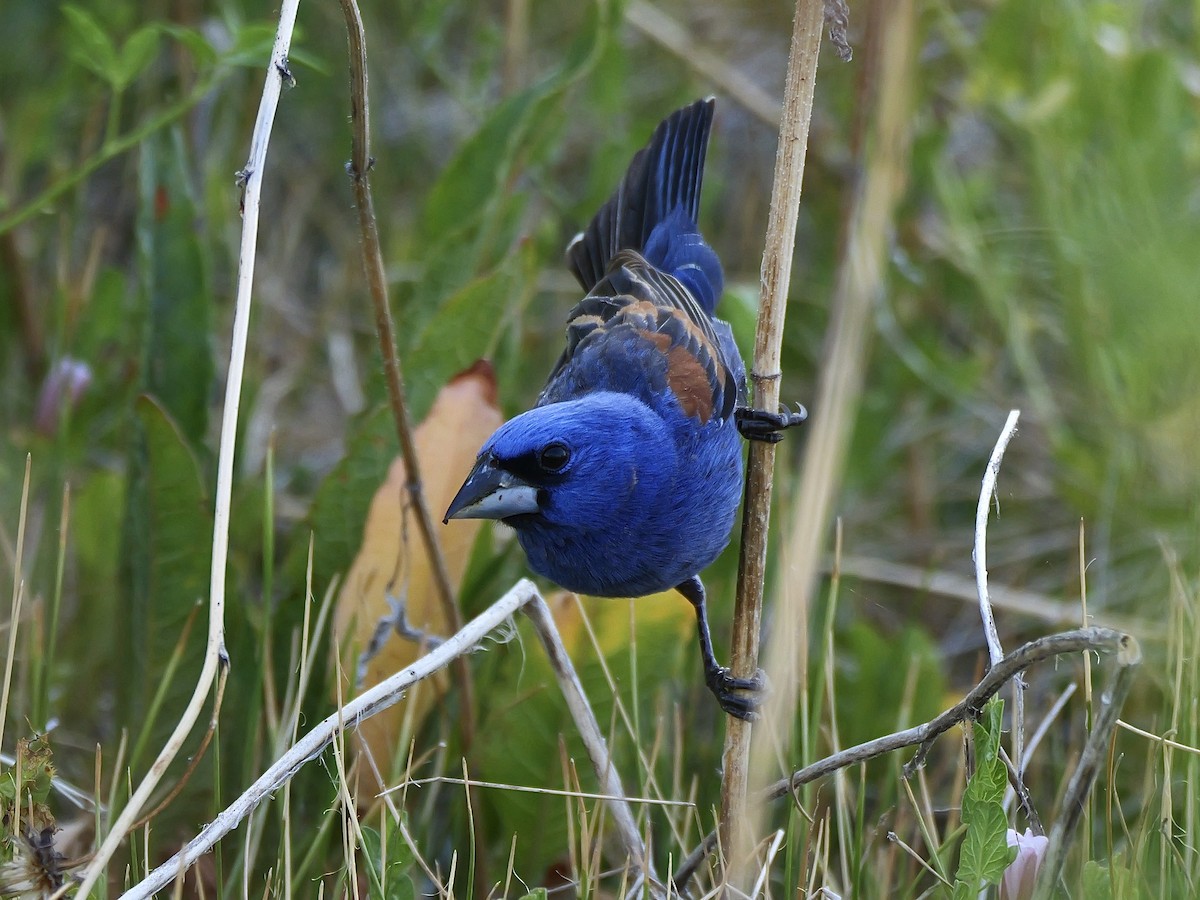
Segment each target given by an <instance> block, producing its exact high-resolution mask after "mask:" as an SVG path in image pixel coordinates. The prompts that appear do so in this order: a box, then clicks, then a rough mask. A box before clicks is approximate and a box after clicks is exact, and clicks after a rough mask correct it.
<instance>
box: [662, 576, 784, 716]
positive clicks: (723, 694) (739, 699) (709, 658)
mask: <svg viewBox="0 0 1200 900" xmlns="http://www.w3.org/2000/svg"><path fill="white" fill-rule="evenodd" d="M675 590H677V591H679V593H681V594H683V596H684V597H686V598H687V600H688V602H689V603H691V604H692V606H693V607H695V609H696V626H697V628H698V629H699V632H700V656H701V657H702V658H703V660H704V683H705V684H707V685H708V689H709V690H710V691H712V692H713V694H714V695H715V696H716V698H717V702H718V703H719V704H721V709H723V710H725V712H727V713H729V715H731V716H736V717H737V718H739V719H746V720H748V721H753V720H754V719H755V718H757V710H758V707H759V706H760V705H761V703H762V690H763V687H764V685H765V684H766V676H765V675H764V673H763V671H762V669H759V670H758V671H757V672H755V673H754V676H753V677H752V678H737V677H735V676H734V675H733V674H732V673H731V672H730V671H729V669H728V668H727V667H726V666H722V665H719V664H718V663H717V657H716V654H714V653H713V645H712V635H711V634H709V631H708V610H707V608H706V607H705V603H704V600H705V595H704V584H703V583H702V582H701V581H700V579H699V577H698V576H695V575H693V576H692V577H691V578H689V579H688V580H687V581H685V582H683V583H682V584H678V585H676V586H675Z"/></svg>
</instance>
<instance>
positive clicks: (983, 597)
mask: <svg viewBox="0 0 1200 900" xmlns="http://www.w3.org/2000/svg"><path fill="white" fill-rule="evenodd" d="M1020 416H1021V411H1020V410H1019V409H1014V410H1013V411H1012V412H1010V413H1009V414H1008V421H1007V422H1005V423H1004V430H1003V431H1001V432H1000V437H999V438H998V439H997V440H996V446H995V447H994V448H993V449H992V457H991V459H989V460H988V467H987V471H986V472H984V473H983V486H982V487H981V488H980V490H979V505H978V506H977V507H976V508H975V550H974V552H973V553H972V554H971V558H972V559H974V560H975V587H976V588H977V589H978V591H979V615H980V617H981V618H982V619H983V634H984V637H986V638H987V645H988V659H989V661H990V662H991V664H992V665H993V666H994V665H995V664H996V663H998V662H999V661H1000V660H1001V659H1003V658H1004V648H1003V647H1001V646H1000V637H999V635H998V634H997V633H996V619H995V617H994V616H993V615H992V602H991V600H990V599H988V586H987V525H988V511H989V510H990V509H991V507H992V497H994V496H995V495H996V479H997V478H998V477H999V475H1000V461H1001V460H1003V459H1004V451H1005V450H1006V449H1007V448H1008V442H1009V441H1011V440H1012V436H1013V435H1014V434H1016V433H1017V419H1019V418H1020ZM1017 759H1020V757H1019V756H1018V757H1017Z"/></svg>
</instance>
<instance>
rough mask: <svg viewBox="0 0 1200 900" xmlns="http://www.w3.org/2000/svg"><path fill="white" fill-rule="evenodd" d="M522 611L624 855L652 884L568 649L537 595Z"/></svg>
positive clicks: (634, 825) (643, 852)
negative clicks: (604, 798) (558, 690)
mask: <svg viewBox="0 0 1200 900" xmlns="http://www.w3.org/2000/svg"><path fill="white" fill-rule="evenodd" d="M524 612H525V615H527V616H528V617H529V619H530V621H531V622H533V627H534V628H536V629H537V633H538V637H539V638H541V641H542V646H544V647H545V648H546V655H547V656H548V657H549V658H550V665H551V667H552V668H553V669H554V674H555V675H556V676H558V683H559V685H560V686H561V688H562V692H563V696H564V697H565V698H566V700H567V708H568V709H569V710H570V711H571V718H572V719H574V720H575V728H576V729H577V730H578V731H579V736H580V737H581V738H583V745H584V747H586V748H587V752H588V756H589V757H590V759H591V761H592V768H593V769H595V771H596V777H597V778H598V779H599V780H600V787H601V790H602V791H603V792H604V793H605V794H607V795H608V796H609V797H610V798H612V799H609V800H608V801H607V802H608V808H609V812H611V814H612V817H613V821H614V822H615V823H616V825H617V832H618V833H619V835H620V837H621V843H622V844H624V846H625V852H626V853H627V854H628V855H629V861H630V863H632V864H633V866H634V867H635V868H636V872H635V876H637V875H642V874H644V875H645V876H646V877H648V878H650V879H651V880H652V881H653V879H654V870H653V868H652V866H651V863H650V861H649V860H648V859H647V858H646V848H645V847H644V846H643V845H642V837H641V835H640V834H639V833H638V828H637V822H636V821H635V820H634V818H633V811H632V810H631V809H630V808H629V803H628V802H627V801H626V799H625V790H624V789H623V788H622V787H621V779H620V777H619V776H618V775H617V770H616V768H615V767H614V766H613V763H612V756H611V755H610V754H609V752H608V744H607V743H606V742H605V740H604V732H602V731H601V730H600V725H599V723H598V722H597V721H596V714H595V713H593V712H592V707H591V705H590V704H589V703H588V700H587V696H586V695H585V694H584V692H583V685H582V684H580V682H579V676H578V675H576V674H575V667H574V666H573V665H571V657H569V656H568V655H567V648H566V647H564V646H563V642H562V637H561V636H560V635H559V633H558V628H557V627H556V626H555V624H554V617H553V616H551V615H550V607H548V606H547V605H546V601H545V600H543V599H542V598H541V596H540V595H539V596H537V597H535V598H534V599H533V600H531V601H530V602H529V603H527V604H526V605H525V609H524Z"/></svg>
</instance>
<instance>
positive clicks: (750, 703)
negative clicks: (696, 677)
mask: <svg viewBox="0 0 1200 900" xmlns="http://www.w3.org/2000/svg"><path fill="white" fill-rule="evenodd" d="M704 683H705V684H707V685H708V689H709V690H710V691H712V692H713V696H715V697H716V698H717V703H719V704H720V705H721V709H723V710H725V712H727V713H729V715H731V716H733V717H735V718H738V719H742V720H743V721H746V722H753V721H755V720H756V719H758V709H759V707H760V706H762V702H763V697H764V696H766V690H767V675H766V673H765V672H764V671H763V670H762V669H759V670H758V671H757V672H755V673H754V675H753V676H752V677H751V678H738V677H737V676H735V675H734V674H733V673H732V672H730V671H729V668H728V667H727V666H714V667H713V668H711V669H705V672H704Z"/></svg>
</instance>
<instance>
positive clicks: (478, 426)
mask: <svg viewBox="0 0 1200 900" xmlns="http://www.w3.org/2000/svg"><path fill="white" fill-rule="evenodd" d="M503 421H504V419H503V417H502V416H501V414H500V411H499V409H498V408H497V406H496V379H495V375H494V373H493V372H492V368H491V366H490V365H489V364H487V363H486V362H478V363H476V364H475V365H474V366H472V367H471V368H470V369H467V370H466V371H464V372H461V373H460V374H458V375H456V376H455V377H454V378H452V379H451V380H450V382H449V383H448V384H447V385H446V386H445V387H443V388H442V389H441V391H440V392H439V393H438V395H437V398H436V399H435V400H434V403H433V407H432V408H431V409H430V411H429V415H428V416H427V417H426V419H425V421H424V422H422V423H421V424H420V425H419V426H418V427H417V429H416V432H415V434H414V439H415V441H416V450H417V459H418V460H419V462H420V468H421V479H422V489H423V493H424V495H425V498H426V500H427V502H428V504H429V510H430V514H431V515H432V516H433V518H434V520H435V521H436V520H439V519H440V518H441V515H442V512H443V511H444V510H445V509H446V507H447V506H449V505H450V501H451V500H452V499H453V497H454V493H455V491H457V490H458V487H459V485H460V484H461V482H462V479H463V475H464V473H466V472H467V471H469V470H470V468H471V465H472V464H473V462H474V460H475V456H476V454H477V453H478V452H479V448H480V447H481V446H482V445H483V442H484V441H485V440H487V438H488V436H489V435H491V433H492V432H493V431H495V430H496V429H497V428H498V427H499V426H500V425H501V423H502V422H503ZM407 477H408V476H407V469H406V467H405V465H404V460H403V459H401V458H397V459H396V460H395V461H394V462H393V463H392V465H391V466H390V468H389V469H388V475H387V480H386V481H385V482H384V483H383V484H382V485H381V486H380V487H379V490H377V491H376V492H375V496H374V498H373V499H372V501H371V506H370V510H369V511H368V513H367V520H366V522H365V524H364V526H363V541H362V546H361V547H360V548H359V551H358V555H357V556H356V557H355V559H354V562H353V564H352V565H351V566H350V570H349V572H348V573H347V574H346V580H345V583H344V584H343V585H342V589H341V592H340V594H339V595H338V600H337V609H336V613H335V617H334V635H335V638H336V642H337V647H338V648H339V650H340V654H341V658H340V666H341V669H342V672H343V675H344V680H343V682H342V691H343V695H348V694H349V692H350V690H351V688H350V684H349V679H351V678H352V677H353V675H354V671H355V668H356V667H357V665H358V659H359V654H360V653H361V652H362V649H363V648H364V647H366V646H367V645H368V643H369V642H370V640H371V637H372V635H373V634H374V633H375V630H376V627H377V626H378V624H379V623H380V621H381V620H382V619H384V618H385V617H388V616H390V615H391V613H392V610H391V607H390V606H389V603H388V596H389V593H390V595H391V596H392V597H394V598H396V599H398V600H402V601H404V604H405V611H406V616H407V619H408V622H409V624H410V625H412V626H413V627H414V628H417V629H419V630H421V631H422V632H424V633H426V634H429V635H433V636H440V637H445V636H447V635H449V633H450V628H451V626H450V622H449V621H448V620H447V618H446V616H445V614H444V610H443V608H442V605H441V602H440V601H439V599H438V596H437V591H436V589H435V587H434V581H433V575H432V571H431V567H430V565H429V560H428V557H427V556H426V555H425V549H424V544H423V542H422V540H421V536H420V534H419V532H418V530H417V524H416V519H415V516H414V515H413V514H412V512H411V510H410V509H409V504H408V502H407V499H408V498H407V492H406V490H405V481H406V479H407ZM482 524H483V523H482V522H480V521H479V520H473V519H455V520H454V521H452V522H450V523H449V524H448V525H445V526H443V525H441V523H440V522H437V524H436V525H435V527H436V529H437V535H438V539H439V542H440V544H441V547H442V553H443V555H444V556H445V559H446V568H447V570H448V573H449V576H450V585H451V587H452V588H453V589H454V590H455V591H456V592H457V590H458V588H459V586H460V584H461V583H462V578H463V573H464V572H465V570H466V567H467V562H468V559H469V557H470V554H471V547H472V545H473V544H474V541H475V537H476V535H477V534H478V532H479V528H480V527H481V526H482ZM421 653H422V650H421V648H420V647H419V646H418V645H417V644H416V643H415V642H413V641H411V640H407V639H405V638H402V637H400V636H399V635H397V634H395V633H394V632H393V633H391V634H389V635H387V636H386V638H385V639H384V641H383V644H382V646H381V647H380V649H379V652H378V653H376V654H375V656H374V657H373V658H372V659H371V660H370V662H369V663H368V664H367V667H366V672H365V677H364V681H363V683H362V684H360V685H359V686H358V689H359V690H363V689H366V688H369V687H371V686H372V685H374V684H377V683H378V682H379V681H381V680H383V679H384V678H387V677H388V676H389V675H391V674H393V673H394V672H397V671H399V670H400V669H402V668H404V667H405V666H407V665H409V664H411V663H412V662H413V661H414V660H415V659H417V657H418V656H420V655H421ZM444 690H445V680H444V679H441V680H438V681H437V682H436V683H428V682H427V683H422V684H418V685H416V686H415V687H414V689H413V690H412V691H410V692H409V694H408V696H407V697H406V698H405V700H404V701H403V702H402V703H400V704H398V705H397V706H394V707H392V708H391V709H389V710H385V711H384V712H382V713H380V714H378V715H376V716H374V717H373V718H371V719H368V720H367V721H366V722H364V723H363V724H362V725H361V726H360V727H359V729H358V736H357V740H356V749H359V750H361V749H364V748H365V749H367V750H369V751H370V754H371V756H372V757H373V759H374V760H375V764H376V765H377V766H378V767H379V768H380V770H381V772H382V773H383V775H384V777H385V779H386V778H387V776H388V774H389V773H390V770H391V767H392V760H393V757H394V755H395V752H396V750H397V746H398V742H399V740H400V739H401V735H402V734H404V733H405V732H406V731H407V732H408V733H411V731H412V730H413V729H415V728H416V727H417V726H418V725H419V724H420V722H421V721H422V720H423V719H424V717H425V715H426V714H427V713H428V712H429V710H430V708H431V706H432V705H433V704H434V703H435V702H436V701H437V699H438V697H439V696H440V694H441V693H442V692H443V691H444ZM406 718H407V721H408V725H409V728H408V729H405V728H404V727H403V726H404V724H405V720H406ZM360 769H361V774H360V779H361V784H362V785H363V787H364V788H365V789H367V790H371V793H370V794H367V793H365V792H364V794H363V795H362V796H363V799H364V800H366V799H368V798H369V797H371V796H373V795H374V793H375V790H373V788H376V787H378V785H377V784H376V782H375V780H374V778H373V776H372V775H371V769H370V767H369V766H363V767H360Z"/></svg>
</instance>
